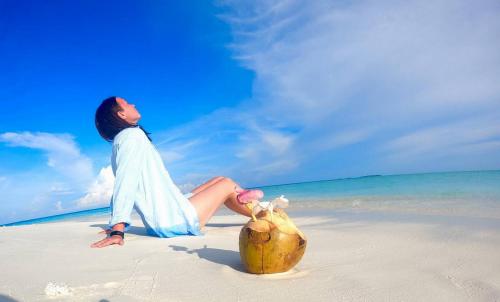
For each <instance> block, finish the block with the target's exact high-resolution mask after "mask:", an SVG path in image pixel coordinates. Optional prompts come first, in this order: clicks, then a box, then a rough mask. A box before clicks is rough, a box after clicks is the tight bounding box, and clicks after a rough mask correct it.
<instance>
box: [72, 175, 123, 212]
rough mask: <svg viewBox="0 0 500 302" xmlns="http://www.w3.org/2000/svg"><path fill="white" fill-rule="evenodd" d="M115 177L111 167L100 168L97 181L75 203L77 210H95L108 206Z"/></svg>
mask: <svg viewBox="0 0 500 302" xmlns="http://www.w3.org/2000/svg"><path fill="white" fill-rule="evenodd" d="M114 183H115V176H114V175H113V170H112V168H111V166H107V167H105V168H102V169H101V171H100V172H99V175H98V176H97V179H96V180H95V181H94V182H93V183H92V184H91V185H90V187H89V188H88V190H87V192H86V194H85V195H84V196H83V197H82V198H79V199H78V200H77V201H76V206H78V207H79V208H95V207H106V206H109V202H110V201H111V195H112V194H113V185H114Z"/></svg>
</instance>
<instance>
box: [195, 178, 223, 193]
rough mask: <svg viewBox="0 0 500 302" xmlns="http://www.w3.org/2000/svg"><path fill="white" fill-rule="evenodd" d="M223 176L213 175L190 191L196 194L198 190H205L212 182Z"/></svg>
mask: <svg viewBox="0 0 500 302" xmlns="http://www.w3.org/2000/svg"><path fill="white" fill-rule="evenodd" d="M223 178H224V177H223V176H217V177H214V178H212V179H210V180H209V181H207V182H206V183H204V184H202V185H200V186H198V187H196V188H194V189H193V190H192V191H191V193H193V194H196V193H198V192H201V191H203V190H205V189H206V188H208V187H210V186H211V185H213V184H214V183H216V182H218V181H219V180H221V179H223Z"/></svg>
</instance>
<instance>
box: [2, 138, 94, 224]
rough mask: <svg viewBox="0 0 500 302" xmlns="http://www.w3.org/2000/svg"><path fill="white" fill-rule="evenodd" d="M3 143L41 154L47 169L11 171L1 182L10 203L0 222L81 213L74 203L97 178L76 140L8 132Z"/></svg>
mask: <svg viewBox="0 0 500 302" xmlns="http://www.w3.org/2000/svg"><path fill="white" fill-rule="evenodd" d="M0 142H3V143H5V144H6V146H8V147H22V148H29V149H36V150H41V151H42V152H43V154H44V156H45V157H46V162H45V166H40V165H35V166H34V167H32V168H30V169H29V170H25V171H12V173H11V174H9V175H8V176H5V179H4V181H1V182H0V187H1V188H2V189H3V190H5V193H4V196H3V197H4V198H5V200H9V202H7V203H2V204H1V205H0V207H1V208H2V211H1V212H2V215H0V221H1V222H5V221H12V220H19V219H29V218H33V217H39V216H44V215H51V214H57V213H61V212H64V211H67V210H76V209H78V206H79V205H78V204H75V202H74V200H75V199H76V198H77V197H79V196H82V195H84V194H85V192H86V191H85V190H86V189H87V188H88V187H89V186H91V184H92V182H93V181H94V179H95V175H94V173H93V167H92V161H91V159H90V158H89V157H88V156H86V155H85V154H82V152H81V151H80V148H79V146H78V144H77V142H76V141H75V138H74V137H73V136H71V135H69V134H55V133H46V132H6V133H2V134H0ZM91 188H92V186H91ZM12 209H15V211H12ZM8 213H14V214H12V215H20V216H11V214H8ZM9 215H10V216H9Z"/></svg>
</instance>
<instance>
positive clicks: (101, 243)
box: [90, 231, 125, 248]
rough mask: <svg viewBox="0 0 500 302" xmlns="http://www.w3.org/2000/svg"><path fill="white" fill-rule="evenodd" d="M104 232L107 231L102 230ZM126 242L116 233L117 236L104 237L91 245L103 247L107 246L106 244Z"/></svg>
mask: <svg viewBox="0 0 500 302" xmlns="http://www.w3.org/2000/svg"><path fill="white" fill-rule="evenodd" d="M102 232H105V231H102ZM124 243H125V241H123V238H122V237H120V236H118V235H115V236H111V237H107V238H104V239H103V240H100V241H97V242H95V243H93V244H92V245H91V246H90V247H99V248H101V247H105V246H108V245H113V244H119V245H123V244H124Z"/></svg>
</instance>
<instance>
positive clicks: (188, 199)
mask: <svg viewBox="0 0 500 302" xmlns="http://www.w3.org/2000/svg"><path fill="white" fill-rule="evenodd" d="M140 118H141V115H140V113H139V112H138V111H137V109H136V108H135V105H133V104H129V103H128V102H127V101H126V100H124V99H123V98H120V97H109V98H107V99H105V100H104V101H103V102H102V103H101V105H100V106H99V107H98V108H97V110H96V114H95V125H96V128H97V131H98V132H99V134H100V135H101V136H102V138H104V139H105V140H106V141H108V142H112V145H113V147H112V156H111V166H112V169H113V174H114V175H115V184H114V187H113V195H112V198H111V203H110V208H111V218H110V221H109V226H108V229H107V230H106V231H102V232H100V233H104V232H105V233H106V234H108V235H109V236H108V237H106V238H105V239H102V240H100V241H98V242H95V243H93V244H92V245H91V247H97V248H101V247H105V246H109V245H113V244H119V245H123V243H124V240H123V238H124V232H125V231H126V230H127V229H128V227H129V226H130V223H131V218H130V217H131V213H132V209H135V210H136V211H137V212H138V213H139V215H140V217H141V219H142V222H143V223H144V226H145V227H146V231H147V233H148V234H150V235H153V236H158V237H174V236H182V235H200V234H201V232H200V229H201V228H202V227H204V226H205V224H206V223H207V222H208V220H209V219H210V218H211V217H212V216H213V215H214V213H215V212H216V210H217V209H218V208H219V207H220V206H221V204H223V203H224V204H225V205H226V206H227V207H228V208H229V209H231V210H233V211H234V212H236V213H239V214H242V215H245V216H249V217H250V216H251V212H250V210H249V209H248V208H247V207H246V206H245V205H244V203H245V202H247V201H249V200H252V199H257V200H258V199H260V198H262V197H263V195H264V194H263V192H262V191H261V190H244V189H242V188H241V187H240V186H239V185H238V184H237V183H235V182H234V181H233V180H231V179H230V178H228V177H223V176H218V177H214V178H212V179H210V180H209V181H208V182H206V183H204V184H202V185H201V186H199V187H197V188H195V189H194V190H192V191H191V193H188V194H185V195H184V194H182V193H181V191H180V190H179V188H178V187H177V186H176V185H175V184H174V182H173V181H172V179H171V178H170V175H169V173H168V171H167V170H166V168H165V166H164V164H163V161H162V159H161V157H160V154H159V152H158V150H157V149H156V147H155V146H154V145H153V143H152V141H151V138H150V137H149V133H147V132H146V131H145V130H144V128H142V127H141V126H140V125H139V124H138V122H139V119H140Z"/></svg>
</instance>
